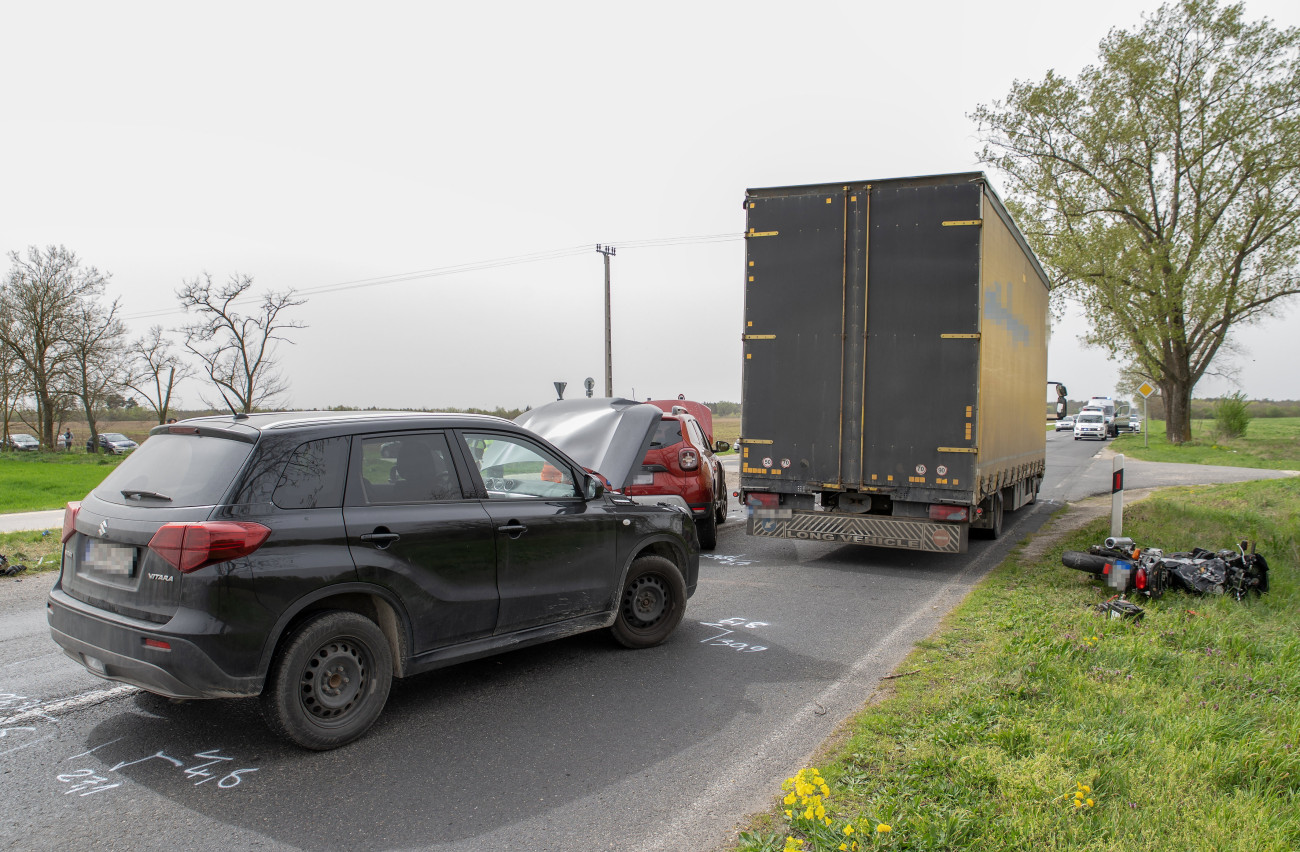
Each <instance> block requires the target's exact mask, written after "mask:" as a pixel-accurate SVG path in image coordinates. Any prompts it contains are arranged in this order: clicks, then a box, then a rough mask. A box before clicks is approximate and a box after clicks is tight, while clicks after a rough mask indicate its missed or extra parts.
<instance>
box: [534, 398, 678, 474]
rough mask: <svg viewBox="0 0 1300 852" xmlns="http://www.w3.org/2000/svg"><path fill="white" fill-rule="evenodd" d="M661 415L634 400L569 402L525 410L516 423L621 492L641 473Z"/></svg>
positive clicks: (553, 403)
mask: <svg viewBox="0 0 1300 852" xmlns="http://www.w3.org/2000/svg"><path fill="white" fill-rule="evenodd" d="M662 418H663V412H662V411H660V410H659V409H658V408H657V407H655V406H653V405H649V404H647V403H642V402H635V401H633V400H630V399H608V398H604V397H601V398H594V399H565V400H560V401H559V402H552V403H549V404H547V405H542V406H538V407H537V408H534V409H532V410H531V411H525V412H524V413H523V414H521V415H519V416H518V417H516V418H515V422H516V423H518V424H519V425H520V426H523V427H525V428H527V429H529V430H531V431H533V432H536V433H537V434H538V435H541V436H542V437H543V438H545V439H546V440H548V441H550V442H551V443H552V444H554V445H555V446H557V447H559V448H560V449H561V450H563V451H564V452H565V453H566V454H567V455H568V456H569V457H570V458H572V459H573V460H574V461H576V462H577V463H578V464H580V465H582V466H583V467H585V468H587V469H589V470H594V471H596V472H598V473H599V474H601V475H602V476H604V477H605V478H606V479H608V480H609V484H610V487H611V488H613V489H615V490H617V491H621V490H623V489H624V488H626V487H627V485H628V483H629V482H631V480H632V474H633V472H634V471H636V470H639V469H640V467H641V462H642V460H644V459H645V454H646V451H647V450H649V449H650V440H651V439H652V438H653V437H654V434H655V429H656V428H657V427H658V425H659V421H660V419H662Z"/></svg>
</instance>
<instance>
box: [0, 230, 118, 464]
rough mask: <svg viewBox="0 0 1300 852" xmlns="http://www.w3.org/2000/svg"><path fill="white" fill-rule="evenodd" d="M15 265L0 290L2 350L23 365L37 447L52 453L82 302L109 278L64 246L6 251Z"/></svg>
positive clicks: (65, 403) (65, 402) (92, 296)
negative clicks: (71, 342) (22, 252)
mask: <svg viewBox="0 0 1300 852" xmlns="http://www.w3.org/2000/svg"><path fill="white" fill-rule="evenodd" d="M9 260H10V261H11V262H12V264H13V266H12V268H11V269H10V270H9V274H8V276H7V277H6V278H5V281H4V284H3V285H0V345H3V346H5V347H7V348H8V349H9V350H10V351H11V352H12V353H13V354H14V355H15V356H16V357H17V358H18V360H19V361H20V362H21V363H22V365H23V368H24V370H25V371H26V373H27V376H28V378H29V380H30V381H31V392H32V395H33V396H34V397H35V399H36V412H37V419H38V421H39V423H38V431H39V432H40V439H41V443H43V444H44V445H45V446H46V447H48V448H50V449H53V448H54V433H55V419H56V416H61V412H64V411H66V410H67V407H68V404H69V401H70V400H69V390H70V388H69V386H68V367H69V364H70V360H71V357H72V356H71V350H70V348H69V345H68V342H69V340H70V339H71V338H72V337H74V336H75V326H76V323H77V321H78V317H80V315H81V310H82V308H83V306H84V305H85V304H86V303H89V302H94V301H95V300H97V299H98V298H99V296H100V295H102V294H103V292H104V286H105V284H107V282H108V278H109V276H107V275H104V274H101V273H100V272H99V270H98V269H96V268H95V267H93V266H91V267H84V268H83V267H82V265H81V261H80V260H78V259H77V256H76V254H74V253H73V252H70V251H68V250H67V249H66V248H64V247H63V246H49V247H48V248H46V249H45V250H43V251H42V250H41V249H38V248H36V247H35V246H32V247H30V248H29V249H28V250H27V256H26V257H22V256H20V255H19V254H18V252H10V253H9Z"/></svg>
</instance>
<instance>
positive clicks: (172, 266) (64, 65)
mask: <svg viewBox="0 0 1300 852" xmlns="http://www.w3.org/2000/svg"><path fill="white" fill-rule="evenodd" d="M1158 5H1159V4H1158V3H1156V2H1149V0H1141V2H1131V0H1124V2H1121V0H1097V1H1096V2H1092V3H1089V4H1086V6H1081V5H1079V4H1064V3H1042V2H1028V1H1027V0H1026V2H1020V0H995V2H993V3H984V4H972V3H966V2H963V3H957V2H940V3H935V2H930V3H879V2H846V3H820V2H804V3H799V4H792V3H773V2H753V0H750V2H744V3H739V2H735V3H733V2H702V0H696V2H690V3H676V2H667V3H665V2H661V3H655V4H619V3H607V2H606V3H575V2H557V3H550V4H538V3H522V2H498V3H455V4H453V3H431V2H430V3H382V2H381V3H369V4H364V5H362V4H339V3H320V2H318V3H310V4H309V3H295V4H283V3H266V2H258V3H248V4H245V3H232V2H224V3H215V4H214V3H207V4H182V3H173V2H168V3H156V4H144V3H100V2H94V3H20V2H15V0H0V81H3V83H0V86H2V87H3V88H2V89H0V90H2V91H3V93H4V109H3V118H0V169H2V170H3V171H2V172H0V184H2V185H0V249H2V250H3V251H4V252H6V253H7V252H9V251H20V252H23V251H25V250H26V248H27V247H28V246H31V245H40V246H45V245H51V244H62V245H65V246H67V247H68V248H69V249H71V250H73V251H75V252H76V253H77V255H78V256H79V257H80V258H81V259H82V260H83V262H84V263H85V264H87V265H93V266H95V267H98V268H99V269H100V270H101V271H104V272H108V273H111V275H112V280H111V284H110V288H109V290H110V295H113V296H121V298H122V304H123V307H124V315H125V317H126V319H127V321H128V324H129V326H130V327H131V329H132V332H133V334H134V335H139V334H142V333H143V332H144V331H145V330H146V329H147V328H148V327H149V326H150V325H152V324H161V325H163V326H164V327H167V328H174V327H176V326H178V325H180V324H181V323H183V322H184V321H185V316H184V314H182V313H181V312H180V310H179V308H178V307H177V301H176V298H175V291H176V289H177V288H178V287H180V286H181V284H182V283H183V282H184V281H187V280H191V279H193V278H195V277H196V276H198V275H200V274H202V273H204V272H207V273H210V274H211V275H212V276H213V277H214V279H216V280H218V281H224V280H225V279H227V278H228V277H229V276H230V275H231V274H234V273H241V274H247V275H251V276H253V277H254V279H255V280H256V282H257V285H258V289H259V291H261V290H264V289H266V288H274V289H277V290H281V289H285V288H294V289H296V290H298V291H299V292H300V293H301V294H303V295H305V296H307V297H308V302H307V304H306V305H304V306H303V307H301V308H298V309H296V310H295V311H294V312H293V314H292V317H293V318H296V319H298V320H301V321H302V322H305V323H306V324H307V325H308V328H306V329H303V330H301V331H297V332H293V340H294V341H295V343H294V345H292V346H282V347H281V349H280V353H279V354H280V360H281V363H282V366H283V371H284V374H285V376H286V377H287V378H288V379H289V384H290V393H289V395H288V396H287V398H285V399H284V400H283V402H284V404H286V405H287V406H289V407H295V408H309V407H321V406H332V405H353V406H384V407H403V408H439V407H469V406H481V407H493V406H498V405H500V406H504V407H523V406H525V405H528V404H532V405H537V404H540V403H543V402H547V401H549V400H550V399H553V398H554V392H553V390H552V387H551V383H552V382H553V381H556V380H561V381H567V382H568V383H569V390H568V392H567V393H566V396H576V395H580V394H581V393H582V390H581V385H582V381H583V379H584V378H586V377H588V376H590V377H593V378H594V379H595V380H596V388H597V393H599V392H600V391H601V389H602V388H603V385H604V333H603V327H604V314H603V311H604V306H603V282H604V277H603V265H602V261H601V256H600V255H599V254H597V253H596V251H595V245H596V244H597V243H604V244H612V245H614V246H615V247H616V248H617V255H616V256H615V257H614V259H613V289H614V297H613V317H614V319H613V337H614V388H615V393H616V394H619V395H625V396H633V395H635V396H636V397H639V398H644V397H647V396H654V397H660V396H676V395H677V394H678V393H683V394H685V395H686V396H687V397H690V398H694V399H699V400H707V401H714V400H721V399H725V400H735V401H738V400H739V399H740V370H741V345H740V334H741V326H742V321H741V312H742V298H743V290H742V282H743V280H744V278H743V270H744V242H743V240H740V239H738V236H739V234H740V233H741V231H742V230H743V228H744V214H743V211H742V207H741V203H742V200H743V197H744V192H745V189H746V188H747V187H762V186H779V185H787V184H804V183H821V182H839V181H846V180H850V181H852V180H864V179H868V178H887V177H898V176H905V175H916V174H935V173H942V172H957V171H972V170H980V169H981V168H982V167H981V166H980V164H979V163H978V161H977V160H976V158H975V154H974V152H975V151H976V150H977V149H978V147H979V141H978V140H977V139H976V137H975V128H974V125H973V123H972V122H971V121H970V120H969V119H968V118H967V117H966V116H967V115H968V114H969V113H970V112H971V111H972V110H973V109H974V108H975V107H976V106H977V105H979V104H982V103H988V102H990V101H992V100H994V99H997V98H1002V97H1004V96H1005V95H1006V94H1007V92H1008V91H1009V89H1010V86H1011V83H1012V81H1013V80H1015V79H1034V80H1037V79H1041V78H1042V77H1043V75H1044V74H1045V73H1046V72H1047V70H1048V69H1050V68H1055V69H1056V70H1057V71H1058V72H1060V73H1062V74H1065V75H1068V76H1075V75H1076V74H1077V73H1078V71H1079V70H1080V68H1082V67H1083V66H1084V65H1085V64H1087V63H1089V62H1091V61H1093V60H1094V59H1095V57H1096V48H1097V43H1098V42H1099V41H1100V39H1101V38H1102V37H1103V36H1104V35H1105V34H1106V32H1107V30H1108V29H1110V28H1111V27H1125V28H1134V27H1136V26H1138V25H1139V23H1140V13H1141V12H1142V11H1144V10H1146V11H1150V10H1153V9H1155V8H1156V7H1157V6H1158ZM1246 8H1247V12H1248V15H1249V16H1250V17H1252V18H1258V17H1263V16H1267V17H1269V18H1272V19H1273V20H1274V21H1275V22H1276V23H1277V24H1279V25H1284V26H1291V25H1296V24H1298V23H1300V4H1296V3H1294V2H1293V0H1288V2H1281V1H1280V0H1249V2H1247V3H1246ZM1085 10H1086V11H1085ZM992 177H993V179H994V186H995V187H996V188H997V189H998V190H999V191H1000V192H1002V191H1003V186H1002V184H1001V183H1000V181H999V180H998V179H997V176H996V175H994V176H992ZM538 258H542V259H538ZM507 261H508V262H507ZM466 266H474V267H475V268H472V269H465V267H466ZM8 268H9V262H8V260H7V259H4V260H3V269H4V270H7V269H8ZM1289 314H1290V315H1289V319H1279V320H1275V321H1271V322H1268V323H1266V324H1264V325H1261V326H1258V327H1256V328H1253V329H1250V330H1243V332H1242V333H1240V334H1239V335H1238V338H1237V339H1238V343H1239V348H1240V351H1239V352H1238V354H1237V356H1236V364H1237V366H1238V367H1239V368H1240V383H1239V385H1238V384H1229V383H1224V382H1219V381H1212V380H1209V379H1207V380H1204V381H1202V383H1201V385H1199V386H1198V387H1197V391H1196V395H1197V396H1210V395H1216V394H1219V393H1223V392H1227V391H1231V390H1235V389H1237V387H1240V388H1241V389H1242V390H1244V391H1245V392H1246V393H1247V394H1248V395H1250V396H1252V397H1269V398H1274V399H1300V371H1298V370H1297V369H1296V368H1295V365H1296V364H1297V363H1300V335H1297V334H1295V333H1294V329H1295V328H1296V320H1297V318H1300V305H1295V306H1293V307H1292V308H1291V309H1290V312H1289ZM1288 329H1290V330H1289V331H1288ZM1081 330H1082V325H1081V323H1080V322H1079V321H1078V319H1077V318H1075V319H1072V320H1067V321H1065V322H1063V323H1060V324H1058V325H1057V327H1056V329H1055V330H1054V332H1053V338H1052V344H1051V350H1050V363H1049V367H1048V371H1049V376H1050V377H1051V378H1052V379H1053V380H1057V381H1063V382H1065V383H1066V384H1067V385H1068V386H1069V389H1070V393H1071V396H1072V397H1074V398H1081V397H1085V396H1088V395H1097V394H1105V393H1110V392H1112V391H1114V390H1115V381H1116V370H1115V366H1116V365H1114V364H1112V363H1111V362H1110V360H1109V357H1108V356H1107V354H1106V353H1105V352H1103V351H1101V350H1098V349H1090V348H1084V347H1083V346H1082V345H1081V344H1080V343H1079V341H1078V335H1079V333H1080V332H1081ZM183 396H184V399H183V403H184V404H185V405H186V406H198V405H200V404H201V403H200V399H199V396H200V388H199V386H198V385H197V384H196V385H192V386H189V387H186V388H184V389H183ZM208 396H209V398H213V397H212V395H211V394H208Z"/></svg>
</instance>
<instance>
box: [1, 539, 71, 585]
mask: <svg viewBox="0 0 1300 852" xmlns="http://www.w3.org/2000/svg"><path fill="white" fill-rule="evenodd" d="M48 532H49V535H45V534H44V533H45V531H44V530H42V531H39V532H14V533H0V553H3V554H4V555H5V557H7V558H8V560H9V564H10V565H26V566H27V572H26V573H24V574H19V575H18V576H20V577H26V576H27V574H40V573H44V572H46V571H53V570H55V569H57V568H58V567H59V560H60V558H62V555H63V544H62V542H61V541H60V538H61V536H60V533H61V532H62V530H61V529H60V528H59V527H55V528H54V529H51V530H49V531H48ZM3 582H7V580H6V579H5V578H3V577H0V583H3Z"/></svg>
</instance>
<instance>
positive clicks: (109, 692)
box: [0, 686, 140, 728]
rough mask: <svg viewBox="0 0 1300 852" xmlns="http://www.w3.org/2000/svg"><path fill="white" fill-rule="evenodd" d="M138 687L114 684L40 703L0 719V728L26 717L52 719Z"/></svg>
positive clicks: (118, 696)
mask: <svg viewBox="0 0 1300 852" xmlns="http://www.w3.org/2000/svg"><path fill="white" fill-rule="evenodd" d="M139 691H140V689H139V687H135V686H116V687H113V688H112V689H100V690H96V691H95V692H86V693H83V694H81V695H78V696H75V697H73V698H68V699H65V700H63V701H55V702H54V703H52V704H42V705H41V706H40V707H37V708H34V709H32V710H27V711H26V712H23V713H17V714H15V715H13V716H9V717H7V718H4V719H0V728H6V727H9V726H11V725H13V724H15V723H16V722H23V721H26V720H28V719H45V720H46V721H51V720H53V718H54V716H55V715H56V714H62V713H71V712H73V711H74V710H80V709H82V708H83V707H93V706H94V705H96V704H103V703H104V702H105V701H112V700H113V699H114V698H124V697H126V696H128V695H131V694H133V693H136V692H139Z"/></svg>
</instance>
